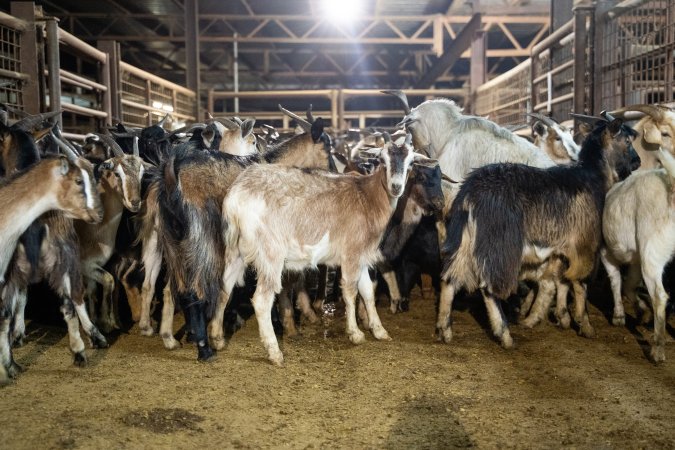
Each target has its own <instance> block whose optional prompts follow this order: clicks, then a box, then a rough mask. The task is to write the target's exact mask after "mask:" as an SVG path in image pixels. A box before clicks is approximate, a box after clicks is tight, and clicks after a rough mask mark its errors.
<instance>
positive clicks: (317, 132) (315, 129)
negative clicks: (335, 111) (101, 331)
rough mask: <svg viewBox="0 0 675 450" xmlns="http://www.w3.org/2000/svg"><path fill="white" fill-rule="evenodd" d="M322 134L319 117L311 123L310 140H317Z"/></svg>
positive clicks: (321, 121)
mask: <svg viewBox="0 0 675 450" xmlns="http://www.w3.org/2000/svg"><path fill="white" fill-rule="evenodd" d="M322 134H323V119H322V118H321V117H319V118H318V119H316V120H315V121H314V123H313V124H312V141H314V142H319V138H320V137H321V135H322Z"/></svg>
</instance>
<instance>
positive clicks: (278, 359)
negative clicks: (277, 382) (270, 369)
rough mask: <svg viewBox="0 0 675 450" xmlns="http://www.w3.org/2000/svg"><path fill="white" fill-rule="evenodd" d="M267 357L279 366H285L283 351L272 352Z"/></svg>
mask: <svg viewBox="0 0 675 450" xmlns="http://www.w3.org/2000/svg"><path fill="white" fill-rule="evenodd" d="M267 359H269V361H270V362H271V363H272V364H274V365H275V366H277V367H284V355H283V354H282V353H281V352H276V353H270V354H269V355H268V356H267Z"/></svg>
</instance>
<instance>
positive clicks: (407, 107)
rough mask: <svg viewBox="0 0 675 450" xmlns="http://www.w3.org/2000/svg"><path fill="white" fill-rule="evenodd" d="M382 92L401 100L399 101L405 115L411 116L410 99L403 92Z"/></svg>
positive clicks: (391, 90)
mask: <svg viewBox="0 0 675 450" xmlns="http://www.w3.org/2000/svg"><path fill="white" fill-rule="evenodd" d="M380 92H382V93H383V94H388V95H393V96H394V97H396V98H397V99H399V101H400V102H401V104H402V105H403V111H405V115H406V116H407V115H408V114H410V105H408V97H407V96H406V95H405V93H404V92H403V91H401V90H398V89H396V90H393V89H389V90H385V91H380Z"/></svg>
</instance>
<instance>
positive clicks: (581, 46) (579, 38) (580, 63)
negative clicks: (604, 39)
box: [573, 7, 588, 114]
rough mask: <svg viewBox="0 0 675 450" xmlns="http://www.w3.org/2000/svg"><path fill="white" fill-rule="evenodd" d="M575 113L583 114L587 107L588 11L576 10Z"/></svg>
mask: <svg viewBox="0 0 675 450" xmlns="http://www.w3.org/2000/svg"><path fill="white" fill-rule="evenodd" d="M573 13H574V80H573V86H574V106H573V108H574V112H575V113H577V114H583V113H584V112H585V105H586V40H587V38H588V32H587V28H586V18H587V17H588V14H587V10H585V9H582V8H580V7H578V8H574V10H573Z"/></svg>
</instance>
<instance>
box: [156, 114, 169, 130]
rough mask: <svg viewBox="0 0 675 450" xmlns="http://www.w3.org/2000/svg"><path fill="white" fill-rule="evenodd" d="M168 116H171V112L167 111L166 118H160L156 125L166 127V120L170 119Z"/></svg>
mask: <svg viewBox="0 0 675 450" xmlns="http://www.w3.org/2000/svg"><path fill="white" fill-rule="evenodd" d="M168 118H169V113H166V116H164V118H163V119H162V120H160V121H159V122H157V123H156V124H155V125H157V126H158V127H162V128H164V122H166V119H168Z"/></svg>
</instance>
